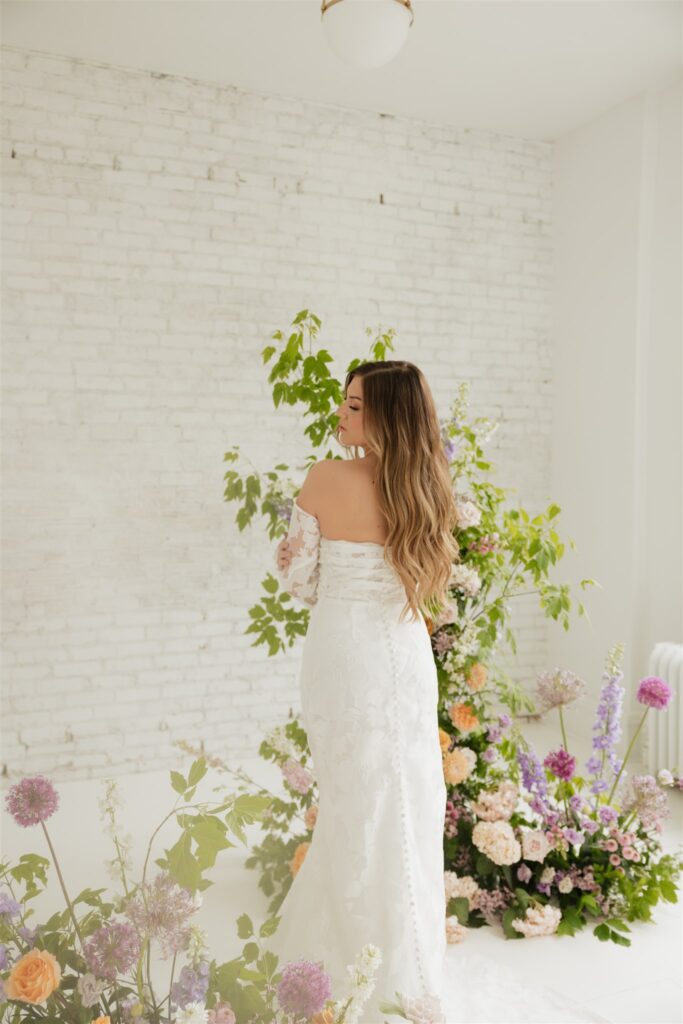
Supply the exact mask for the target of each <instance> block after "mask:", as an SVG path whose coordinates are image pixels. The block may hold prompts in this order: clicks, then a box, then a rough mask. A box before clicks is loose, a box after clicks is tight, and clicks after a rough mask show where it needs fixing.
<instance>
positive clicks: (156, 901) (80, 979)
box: [0, 757, 442, 1024]
mask: <svg viewBox="0 0 683 1024" xmlns="http://www.w3.org/2000/svg"><path fill="white" fill-rule="evenodd" d="M207 764H208V761H207V760H206V759H205V758H203V757H200V758H198V759H196V760H195V761H194V762H193V763H192V766H191V768H190V770H189V773H188V776H187V778H186V777H185V776H183V775H182V773H180V772H177V771H173V772H171V782H172V785H173V788H174V790H175V792H176V793H177V794H178V798H177V800H176V804H175V805H174V807H173V809H172V810H171V811H170V812H169V814H167V815H166V817H165V818H164V819H163V821H162V822H161V823H160V825H159V826H158V827H157V828H156V829H155V831H154V833H153V834H152V838H151V839H150V842H149V845H148V848H147V855H146V857H145V862H144V866H143V870H142V877H141V879H140V880H139V881H138V882H137V883H135V882H133V881H132V878H131V876H132V865H131V862H130V851H129V847H130V842H129V837H127V836H124V835H123V834H122V833H121V831H120V829H119V827H118V822H117V814H118V811H119V810H120V800H119V796H118V790H117V786H116V782H115V780H113V779H108V780H105V785H106V794H105V796H104V798H103V799H102V800H101V801H100V809H101V812H102V818H103V821H104V827H105V830H106V832H107V833H108V834H109V835H110V837H111V839H112V841H113V845H114V850H115V856H114V857H113V858H112V859H111V860H110V861H108V862H107V868H108V871H109V874H110V875H111V877H112V878H113V879H115V880H116V881H118V882H119V883H120V890H119V891H118V892H115V893H113V894H112V895H111V896H106V895H105V893H106V889H105V888H101V889H94V890H93V889H84V890H83V891H82V892H81V893H79V894H78V895H77V896H76V897H74V898H73V899H72V898H71V897H70V896H69V893H68V891H67V888H66V885H65V881H64V877H63V874H62V871H61V868H60V864H59V860H58V858H57V854H56V851H55V847H54V844H53V841H52V838H51V836H50V833H49V830H48V824H47V822H48V820H49V819H50V818H51V817H52V816H53V815H54V814H55V812H56V811H57V809H58V807H59V794H58V792H57V790H56V789H55V787H54V785H53V784H52V782H51V781H50V780H49V779H48V778H46V777H45V776H42V775H36V776H31V777H26V778H23V779H21V780H20V781H19V782H17V783H15V784H14V785H13V786H11V787H10V789H9V791H8V793H7V796H6V808H7V811H8V812H9V814H10V815H11V816H12V818H13V819H14V821H15V822H16V824H17V825H19V826H21V827H22V828H30V827H33V826H40V829H41V830H42V833H43V836H44V838H45V841H46V843H47V846H48V848H49V851H50V855H51V859H52V865H53V867H54V869H55V871H56V874H57V877H58V881H59V885H60V887H61V890H62V895H63V897H64V902H65V904H66V910H64V911H63V912H60V913H55V914H53V915H52V916H51V917H50V918H49V920H47V921H45V922H43V923H41V924H37V925H35V926H33V927H31V926H30V925H29V924H28V921H29V918H30V917H31V916H32V915H33V914H34V908H32V907H31V905H30V904H31V902H32V901H33V900H34V899H35V898H36V897H37V896H38V895H39V894H40V893H41V892H42V891H43V890H44V889H45V888H46V887H47V884H48V869H49V867H50V860H48V859H47V858H45V857H42V856H40V855H39V854H30V853H27V854H23V855H22V856H21V857H20V858H19V861H18V863H16V864H9V863H5V862H2V863H0V1017H1V1018H2V1020H3V1021H6V1022H7V1024H27V1022H38V1021H50V1022H55V1021H59V1022H60V1024H270V1022H274V1024H298V1022H306V1024H357V1021H358V1020H359V1019H360V1014H361V1011H362V1009H363V1006H364V1005H365V1003H366V1002H367V999H368V998H369V996H370V994H371V993H372V991H373V990H374V988H375V983H376V973H377V970H378V968H379V966H380V964H381V962H382V954H381V951H380V950H379V949H378V948H377V947H376V946H374V945H372V944H371V943H368V944H366V945H365V946H364V947H363V948H362V949H361V950H360V951H359V953H358V955H357V957H356V959H355V962H354V963H353V964H350V965H349V966H348V968H347V973H348V992H347V994H346V995H345V996H343V997H339V994H337V997H336V998H335V996H334V994H333V992H332V986H331V982H330V978H329V976H328V974H327V973H326V971H325V965H324V963H323V962H312V961H307V960H298V961H291V962H288V963H286V964H284V965H283V966H282V967H281V968H280V966H279V962H278V957H277V956H276V955H275V954H274V953H273V952H272V951H270V950H268V949H263V947H262V943H261V940H262V939H265V938H267V937H268V936H270V935H272V934H273V933H274V932H275V931H276V929H277V924H278V921H279V919H278V918H276V917H275V918H273V917H270V918H268V919H267V920H266V921H264V922H263V924H262V925H261V926H260V928H259V931H258V934H256V933H255V931H254V925H253V924H252V921H251V919H250V918H249V917H248V915H247V914H242V915H241V916H240V917H239V918H238V919H237V934H238V936H239V938H242V939H245V940H246V942H245V945H244V947H243V949H242V952H241V954H240V955H239V956H238V957H236V958H233V959H232V960H229V961H227V962H225V963H219V962H218V961H217V960H216V959H215V958H212V957H211V956H210V955H209V952H208V949H207V945H206V936H205V933H204V932H203V930H202V929H201V928H200V927H199V925H198V924H197V923H196V922H194V921H193V917H194V915H195V914H196V911H197V910H198V909H199V907H200V906H201V905H202V892H203V891H204V890H205V889H207V888H208V887H209V886H210V885H212V884H213V883H212V882H211V881H210V879H209V878H208V877H207V870H208V868H210V867H211V866H213V864H214V863H215V860H216V856H217V854H218V853H219V852H220V850H222V849H225V848H227V847H231V846H234V845H235V843H233V842H232V841H231V840H230V839H229V838H228V836H229V835H234V836H236V837H237V838H238V839H240V840H241V841H242V842H245V839H244V832H243V829H244V826H245V825H246V824H250V823H252V822H253V821H255V820H258V819H259V818H260V817H261V816H262V815H263V814H264V813H265V811H266V809H267V806H268V797H267V796H265V795H264V794H260V795H257V796H250V795H248V794H244V793H241V794H239V795H237V796H234V795H227V796H226V797H225V799H223V800H220V801H213V802H203V801H197V802H195V801H194V795H195V790H196V787H197V785H198V784H199V782H200V781H201V779H202V778H203V777H204V775H205V773H206V771H207ZM287 770H288V771H289V772H290V777H291V779H292V781H293V783H294V784H295V785H297V784H298V785H301V779H302V775H301V773H293V774H291V766H290V767H289V768H288V769H287ZM181 798H182V801H183V802H182V803H181V804H180V806H177V805H178V804H179V802H180V800H181ZM172 816H175V818H176V821H177V824H178V825H179V827H180V830H181V835H180V838H179V839H178V841H177V843H176V844H174V846H173V847H172V848H171V849H170V850H167V851H166V856H165V857H158V858H157V859H156V861H155V863H156V865H157V866H158V867H159V868H160V870H159V871H157V873H156V874H155V876H154V878H152V879H149V878H148V877H147V868H148V863H149V858H150V853H151V847H152V842H153V840H154V837H155V835H156V833H157V832H158V831H159V829H160V828H161V826H162V825H163V824H164V822H165V821H166V820H168V818H170V817H172ZM153 949H154V952H155V954H156V953H158V954H159V957H160V959H161V960H162V961H165V962H168V961H170V962H171V964H170V969H167V970H166V971H165V977H164V982H163V984H162V985H160V984H159V977H160V972H159V968H158V965H156V964H155V965H154V966H155V970H154V971H153V970H152V959H153V958H152V950H153ZM180 960H185V963H184V964H182V966H181V965H180V963H179V961H180ZM162 967H163V965H162ZM177 968H179V970H178V973H177V976H176V969H177ZM396 998H397V1002H396V1003H394V1004H390V1003H387V1004H386V1006H387V1012H388V1013H389V1014H390V1015H392V1016H398V1017H401V1018H403V1019H405V1020H408V1021H412V1022H413V1024H418V1021H421V1022H424V1024H426V1022H427V1018H426V1017H424V1016H418V1013H420V1012H421V1011H422V1009H424V1007H422V1005H421V1003H420V1004H418V1003H415V1004H413V1001H411V1000H410V999H408V998H407V997H406V996H405V995H404V994H402V993H400V992H397V993H396ZM428 1002H429V1007H430V1011H431V1013H432V1017H431V1018H430V1020H431V1021H432V1022H433V1024H439V1022H441V1021H442V1016H441V1015H440V1007H439V1003H438V999H436V998H430V1000H428Z"/></svg>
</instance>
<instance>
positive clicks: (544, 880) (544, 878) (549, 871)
mask: <svg viewBox="0 0 683 1024" xmlns="http://www.w3.org/2000/svg"><path fill="white" fill-rule="evenodd" d="M554 877H555V868H553V867H550V866H549V867H547V868H544V869H543V871H541V877H540V878H539V882H540V883H541V885H550V883H551V882H552V880H553V878H554Z"/></svg>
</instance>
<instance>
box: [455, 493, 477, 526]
mask: <svg viewBox="0 0 683 1024" xmlns="http://www.w3.org/2000/svg"><path fill="white" fill-rule="evenodd" d="M456 515H457V525H458V527H459V528H460V529H461V530H466V529H467V527H468V526H478V525H479V523H480V522H481V509H480V508H479V507H478V506H477V505H475V503H474V502H473V501H471V500H470V499H469V498H463V499H461V500H457V501H456Z"/></svg>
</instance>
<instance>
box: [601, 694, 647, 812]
mask: <svg viewBox="0 0 683 1024" xmlns="http://www.w3.org/2000/svg"><path fill="white" fill-rule="evenodd" d="M649 710H650V708H649V706H648V707H646V708H645V711H644V712H643V717H642V718H641V719H640V722H639V723H638V728H637V729H636V731H635V732H634V734H633V738H632V740H631V742H630V743H629V745H628V750H627V751H626V754H625V755H624V760H623V761H622V763H621V768H620V769H619V771H618V772H617V777H616V779H615V780H614V785H613V786H612V788H611V790H610V793H609V796H608V797H607V803H610V802H611V800H612V796H613V795H614V790H615V789H616V788H617V783H618V782H619V779H620V778H621V773H622V772H623V770H624V768H625V767H626V762H627V761H628V759H629V755H630V753H631V751H632V750H633V744H634V743H635V742H636V739H637V738H638V733H639V732H640V730H641V729H642V727H643V722H644V721H645V719H646V718H647V713H648V711H649Z"/></svg>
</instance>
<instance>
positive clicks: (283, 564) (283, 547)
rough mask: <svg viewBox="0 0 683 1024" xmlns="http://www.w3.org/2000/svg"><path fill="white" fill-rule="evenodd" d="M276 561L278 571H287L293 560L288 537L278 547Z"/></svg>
mask: <svg viewBox="0 0 683 1024" xmlns="http://www.w3.org/2000/svg"><path fill="white" fill-rule="evenodd" d="M276 559H277V567H278V569H282V570H284V569H286V568H287V566H288V565H289V563H290V562H291V560H292V552H291V549H290V547H289V541H288V540H287V538H286V537H285V538H284V539H283V540H281V541H280V543H279V544H278V546H277V551H276Z"/></svg>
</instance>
